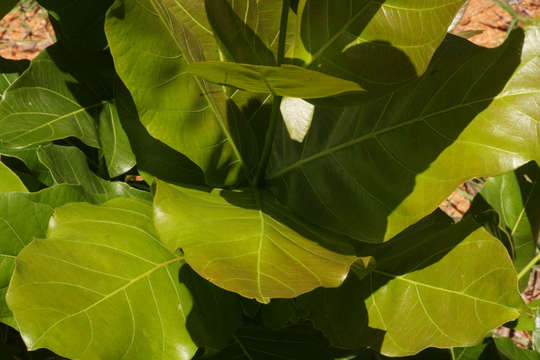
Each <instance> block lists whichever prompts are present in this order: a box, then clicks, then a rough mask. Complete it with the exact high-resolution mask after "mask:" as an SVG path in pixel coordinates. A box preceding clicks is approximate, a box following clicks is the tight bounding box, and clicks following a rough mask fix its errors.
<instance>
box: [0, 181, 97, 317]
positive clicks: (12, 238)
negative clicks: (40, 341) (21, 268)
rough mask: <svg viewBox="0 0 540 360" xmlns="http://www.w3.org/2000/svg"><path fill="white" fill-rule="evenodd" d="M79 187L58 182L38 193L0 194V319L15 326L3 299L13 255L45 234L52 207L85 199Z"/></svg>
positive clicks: (13, 265) (13, 264)
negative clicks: (58, 183)
mask: <svg viewBox="0 0 540 360" xmlns="http://www.w3.org/2000/svg"><path fill="white" fill-rule="evenodd" d="M86 200H87V197H86V196H85V194H84V192H83V190H82V188H80V187H78V186H71V185H57V186H53V187H50V188H47V189H45V190H42V191H41V192H38V193H32V194H30V193H10V194H1V195H0V258H1V262H0V321H2V322H4V323H6V324H9V325H11V326H13V327H16V324H15V323H14V321H13V316H12V313H11V311H10V310H9V308H8V307H7V304H6V302H5V295H6V292H7V287H8V285H9V281H10V279H11V275H12V273H13V268H14V267H15V257H16V256H17V255H18V254H19V252H20V251H21V250H22V249H23V248H24V247H25V246H26V245H28V244H29V243H30V242H31V241H32V240H33V239H34V238H38V237H44V236H45V232H46V230H47V224H48V223H49V218H50V217H51V215H52V214H53V211H54V208H56V207H59V206H62V205H64V204H66V203H69V202H77V201H86Z"/></svg>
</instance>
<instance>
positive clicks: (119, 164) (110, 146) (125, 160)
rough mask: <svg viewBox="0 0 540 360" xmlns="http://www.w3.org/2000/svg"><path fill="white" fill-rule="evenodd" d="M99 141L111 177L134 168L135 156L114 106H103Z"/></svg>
mask: <svg viewBox="0 0 540 360" xmlns="http://www.w3.org/2000/svg"><path fill="white" fill-rule="evenodd" d="M99 139H100V141H101V146H102V150H103V155H104V157H105V161H106V163H107V170H108V171H109V175H110V176H111V177H116V176H119V175H122V174H123V173H125V172H127V171H129V170H130V169H131V168H132V167H134V166H135V155H134V154H133V152H132V150H131V146H130V144H129V139H128V137H127V134H126V132H125V131H124V129H123V128H122V123H121V122H120V118H119V115H118V110H117V109H116V106H115V105H112V104H106V105H105V106H104V109H103V112H102V116H100V118H99Z"/></svg>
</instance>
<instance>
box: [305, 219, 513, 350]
mask: <svg viewBox="0 0 540 360" xmlns="http://www.w3.org/2000/svg"><path fill="white" fill-rule="evenodd" d="M442 216H443V215H440V214H437V213H436V214H434V215H432V216H430V217H428V218H426V219H425V220H423V221H422V222H420V223H418V224H417V225H415V226H413V227H412V228H410V229H408V230H407V231H405V232H404V233H402V234H400V235H399V236H398V237H396V238H395V239H394V240H392V241H390V242H389V243H387V244H384V245H379V246H376V247H375V248H374V250H373V249H372V250H371V252H372V253H373V256H374V257H375V259H376V261H377V265H376V269H375V270H374V271H373V272H371V273H370V274H369V275H368V276H366V277H365V278H364V279H362V280H359V279H358V278H357V277H356V276H350V277H349V278H348V279H347V280H346V281H345V283H344V285H343V286H342V287H340V288H337V289H318V290H316V291H315V292H313V293H310V294H307V295H304V296H302V297H301V298H300V299H299V300H298V304H299V305H300V306H304V307H306V308H307V309H308V310H309V311H310V312H311V318H312V319H313V321H314V323H315V326H316V327H317V328H319V329H321V330H322V331H323V332H324V334H325V335H326V336H327V337H328V338H329V339H330V341H331V342H332V344H333V345H335V346H339V347H345V348H361V347H363V346H365V345H369V346H370V347H371V348H373V349H377V350H379V351H380V352H381V353H383V354H384V355H387V356H406V355H413V354H415V353H417V352H419V351H420V350H422V349H425V348H428V347H438V348H451V347H459V346H461V347H466V346H473V345H476V344H477V343H479V342H480V341H481V340H482V339H483V338H484V336H485V335H486V333H487V332H488V331H490V330H491V329H493V328H495V327H497V326H499V325H501V324H503V323H505V322H507V321H510V320H513V319H515V318H517V317H518V316H519V309H520V307H521V306H522V304H523V302H522V300H521V297H520V295H519V292H518V290H517V286H516V284H517V280H516V272H515V270H514V268H513V264H512V262H511V260H510V258H509V257H508V254H507V252H506V249H505V248H504V246H503V245H502V244H501V243H500V241H498V240H497V239H495V238H493V237H492V236H491V235H490V234H489V233H487V232H486V231H485V230H484V229H483V228H482V227H481V226H480V225H479V224H477V223H476V222H475V221H474V220H472V218H467V219H464V220H462V221H461V222H460V223H458V224H455V225H453V224H450V223H449V221H448V220H447V219H443V218H442ZM353 274H354V273H353ZM351 275H352V274H351ZM449 314H454V315H453V316H449ZM456 314H457V315H456Z"/></svg>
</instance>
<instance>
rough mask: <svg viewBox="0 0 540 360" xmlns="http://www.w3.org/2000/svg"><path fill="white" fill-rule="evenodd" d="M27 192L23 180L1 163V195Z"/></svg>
mask: <svg viewBox="0 0 540 360" xmlns="http://www.w3.org/2000/svg"><path fill="white" fill-rule="evenodd" d="M27 191H28V190H27V189H26V186H24V184H23V182H22V181H21V179H19V177H18V176H17V175H16V174H15V173H14V172H13V171H11V170H10V168H8V167H7V166H6V165H5V164H4V163H2V162H0V193H9V192H27Z"/></svg>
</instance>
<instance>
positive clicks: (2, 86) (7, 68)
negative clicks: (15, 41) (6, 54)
mask: <svg viewBox="0 0 540 360" xmlns="http://www.w3.org/2000/svg"><path fill="white" fill-rule="evenodd" d="M0 7H1V5H0ZM1 13H2V11H1V9H0V14H1ZM0 17H1V16H0ZM29 64H30V63H29V62H28V61H26V60H20V61H14V60H7V59H4V58H1V57H0V95H2V96H0V101H1V100H2V99H3V97H4V93H5V91H6V90H7V89H8V88H9V87H10V86H11V84H13V83H14V82H15V80H17V78H18V77H19V76H20V75H21V74H22V72H23V71H24V70H26V69H27V68H28V65H29Z"/></svg>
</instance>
